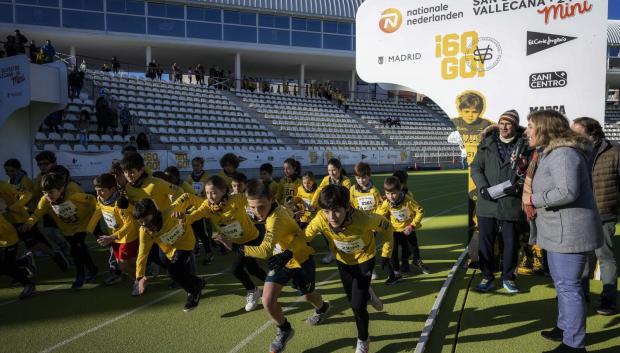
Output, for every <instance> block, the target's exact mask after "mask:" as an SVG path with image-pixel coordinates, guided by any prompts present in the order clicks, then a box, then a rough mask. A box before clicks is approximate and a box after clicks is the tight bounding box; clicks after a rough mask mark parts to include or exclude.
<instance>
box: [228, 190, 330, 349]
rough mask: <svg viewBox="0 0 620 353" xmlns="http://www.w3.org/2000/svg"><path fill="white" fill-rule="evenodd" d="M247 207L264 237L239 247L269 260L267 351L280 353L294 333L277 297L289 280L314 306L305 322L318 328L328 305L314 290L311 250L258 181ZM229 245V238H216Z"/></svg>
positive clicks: (265, 300) (249, 192)
mask: <svg viewBox="0 0 620 353" xmlns="http://www.w3.org/2000/svg"><path fill="white" fill-rule="evenodd" d="M246 196H247V200H248V205H249V207H250V208H251V209H252V212H254V214H255V216H256V218H257V219H258V221H259V222H262V223H264V224H265V230H266V231H265V237H264V239H263V241H262V242H261V243H260V244H259V245H257V246H249V245H245V246H241V247H240V250H241V251H243V253H244V254H245V255H246V256H250V257H253V258H259V259H269V270H270V271H269V274H268V275H267V278H266V279H265V286H264V288H263V307H264V308H265V311H266V312H267V314H268V315H269V317H271V319H272V320H273V321H274V322H275V324H276V326H277V331H276V337H275V339H274V340H273V342H271V346H270V352H272V353H280V352H283V351H284V349H285V347H286V344H287V342H288V341H289V340H290V339H291V338H292V337H293V335H294V333H295V330H294V329H293V327H292V326H291V324H290V322H289V321H288V320H287V319H286V317H285V316H284V313H283V311H282V307H281V306H280V304H278V298H279V297H280V293H281V292H282V288H283V287H284V286H285V285H287V284H288V283H289V281H292V286H293V288H295V289H297V290H298V292H299V295H301V296H303V298H304V300H306V301H307V302H309V303H310V304H312V306H314V313H313V314H312V315H311V316H310V317H309V318H308V319H307V320H306V323H308V324H310V325H318V324H320V323H322V322H323V321H324V320H325V317H326V316H327V312H328V311H329V308H330V304H329V302H326V301H323V298H322V297H321V295H320V294H319V293H317V292H316V291H315V290H314V289H315V272H316V271H315V265H314V258H313V256H312V254H314V249H312V248H311V247H310V246H308V244H306V238H305V236H304V233H303V231H302V230H301V229H300V228H299V226H298V225H297V223H296V222H295V220H294V219H293V217H291V215H290V213H289V211H288V210H286V209H285V208H284V207H283V206H278V204H277V203H276V202H275V199H274V197H273V195H272V194H271V190H270V188H269V186H268V185H267V184H265V183H264V182H263V181H262V180H252V181H250V182H249V183H248V188H247V190H246ZM220 239H221V241H223V242H225V243H226V244H227V245H228V246H230V244H231V241H230V239H226V238H223V237H221V236H220Z"/></svg>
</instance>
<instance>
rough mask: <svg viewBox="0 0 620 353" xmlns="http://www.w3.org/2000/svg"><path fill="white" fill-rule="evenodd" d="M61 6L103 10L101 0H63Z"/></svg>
mask: <svg viewBox="0 0 620 353" xmlns="http://www.w3.org/2000/svg"><path fill="white" fill-rule="evenodd" d="M62 7H63V8H65V9H78V10H90V11H103V0H63V2H62ZM63 16H64V14H63Z"/></svg>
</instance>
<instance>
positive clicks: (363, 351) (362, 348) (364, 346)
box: [355, 338, 370, 353]
mask: <svg viewBox="0 0 620 353" xmlns="http://www.w3.org/2000/svg"><path fill="white" fill-rule="evenodd" d="M368 352H370V338H369V339H367V340H366V341H362V340H361V339H359V338H358V339H357V348H355V353H368Z"/></svg>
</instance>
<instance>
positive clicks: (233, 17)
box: [224, 11, 256, 26]
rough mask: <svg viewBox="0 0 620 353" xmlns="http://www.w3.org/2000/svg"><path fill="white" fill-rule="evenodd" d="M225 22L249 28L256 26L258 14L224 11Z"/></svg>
mask: <svg viewBox="0 0 620 353" xmlns="http://www.w3.org/2000/svg"><path fill="white" fill-rule="evenodd" d="M224 22H225V23H230V24H239V25H247V26H256V14H255V13H252V12H241V11H224Z"/></svg>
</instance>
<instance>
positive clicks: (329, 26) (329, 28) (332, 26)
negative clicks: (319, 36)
mask: <svg viewBox="0 0 620 353" xmlns="http://www.w3.org/2000/svg"><path fill="white" fill-rule="evenodd" d="M323 32H325V33H338V23H337V22H334V21H323Z"/></svg>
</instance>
